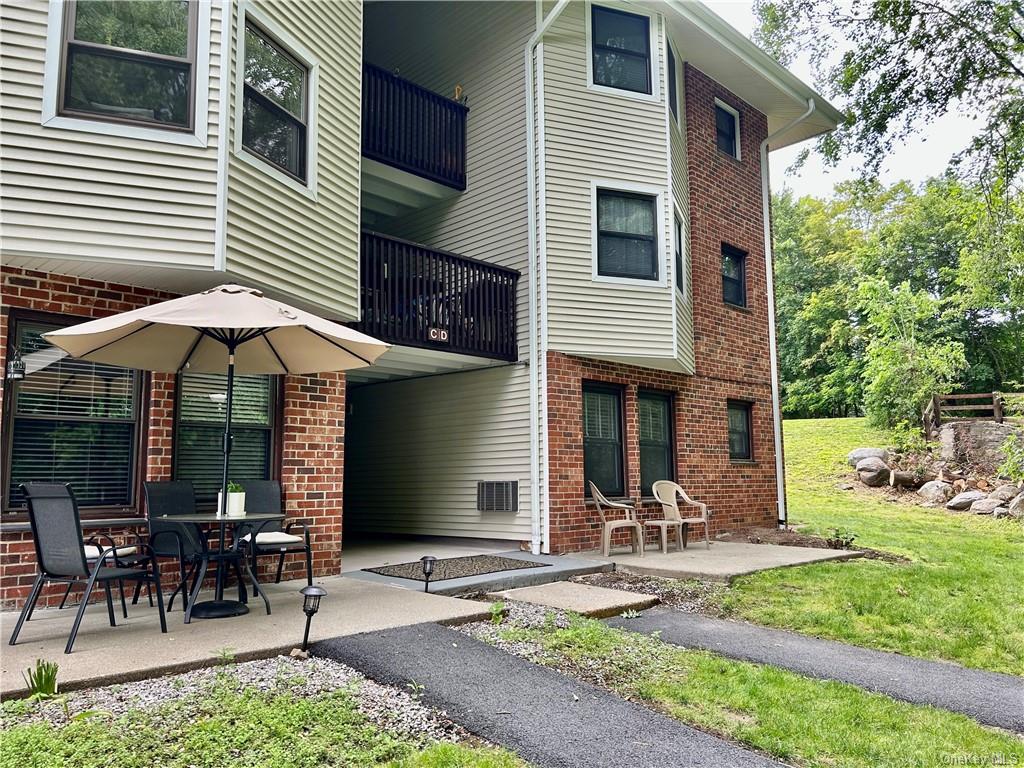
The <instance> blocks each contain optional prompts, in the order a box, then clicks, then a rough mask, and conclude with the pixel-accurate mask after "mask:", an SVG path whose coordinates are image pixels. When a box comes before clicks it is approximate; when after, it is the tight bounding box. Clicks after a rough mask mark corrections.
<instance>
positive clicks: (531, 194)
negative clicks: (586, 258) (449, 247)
mask: <svg viewBox="0 0 1024 768" xmlns="http://www.w3.org/2000/svg"><path fill="white" fill-rule="evenodd" d="M569 2H570V0H558V3H557V4H556V5H555V7H554V8H552V9H551V12H550V13H549V14H548V15H547V17H545V18H542V14H543V9H542V7H541V3H540V0H538V1H537V5H536V12H537V30H536V31H535V32H534V33H533V34H532V35H531V36H530V39H529V40H527V41H526V50H525V51H524V57H525V59H526V186H527V209H528V226H527V229H528V235H529V241H530V242H529V272H530V274H529V290H530V303H529V307H530V309H529V314H530V325H529V328H530V330H529V333H530V550H531V551H532V552H533V554H535V555H539V554H540V550H541V533H542V531H541V519H542V518H541V505H540V501H541V492H540V491H541V489H540V483H541V481H540V462H541V450H540V443H541V414H540V408H541V403H540V387H541V384H542V382H541V381H540V378H541V377H540V373H541V369H542V368H543V367H544V362H546V361H542V360H541V357H540V355H541V350H540V343H539V341H540V340H539V338H538V303H539V302H538V299H537V294H538V286H539V282H538V262H539V258H538V250H537V229H538V228H537V181H538V180H537V147H536V140H537V130H536V126H535V125H534V121H535V120H536V107H535V102H536V89H535V87H534V76H535V67H536V65H535V63H534V54H535V52H536V50H537V46H538V45H539V44H540V41H541V39H542V38H543V37H544V34H545V33H546V32H547V31H548V29H550V27H551V25H552V24H553V23H554V22H555V20H556V19H557V18H558V17H559V16H560V15H561V14H562V11H564V10H565V9H566V7H567V6H568V5H569ZM543 385H544V386H545V387H546V386H547V382H543ZM544 460H545V461H546V460H547V457H544Z"/></svg>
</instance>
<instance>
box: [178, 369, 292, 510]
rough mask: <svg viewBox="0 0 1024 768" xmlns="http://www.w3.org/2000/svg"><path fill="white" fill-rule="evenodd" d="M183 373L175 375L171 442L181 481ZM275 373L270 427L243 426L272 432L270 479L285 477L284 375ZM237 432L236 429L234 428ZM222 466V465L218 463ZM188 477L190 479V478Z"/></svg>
mask: <svg viewBox="0 0 1024 768" xmlns="http://www.w3.org/2000/svg"><path fill="white" fill-rule="evenodd" d="M182 375H183V374H181V373H178V374H176V375H175V377H174V417H173V418H174V422H173V424H174V426H173V428H172V439H171V442H172V445H171V478H172V479H173V480H179V479H181V478H179V477H178V442H179V441H178V438H179V436H180V426H181V395H182V390H183V388H182V386H181V377H182ZM267 375H269V376H271V384H270V407H269V410H270V425H269V426H268V427H262V426H258V425H252V424H245V425H242V426H241V427H240V428H241V429H264V430H266V431H269V432H270V441H269V444H268V450H267V463H268V464H269V466H268V469H267V479H268V480H279V479H280V476H281V459H282V455H283V453H282V452H283V449H284V376H281V375H276V374H267ZM189 423H190V424H198V425H200V426H206V427H209V426H218V427H220V428H221V430H223V429H224V422H222V421H220V422H212V421H203V422H189ZM232 431H234V430H232ZM218 466H222V465H220V464H218ZM186 479H188V478H186ZM237 479H238V480H254V479H256V478H252V477H246V478H237ZM198 506H199V508H200V509H207V508H208V509H214V507H215V504H214V503H213V502H210V501H209V500H201V501H199V502H198Z"/></svg>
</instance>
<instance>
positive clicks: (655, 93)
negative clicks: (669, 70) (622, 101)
mask: <svg viewBox="0 0 1024 768" xmlns="http://www.w3.org/2000/svg"><path fill="white" fill-rule="evenodd" d="M595 5H596V6H597V7H598V8H609V9H611V10H613V11H624V12H626V13H631V14H633V15H634V16H646V17H647V22H648V25H649V27H648V33H647V41H648V44H649V45H650V47H651V50H650V54H651V60H650V77H651V92H650V93H638V92H637V91H627V90H624V89H622V88H612V87H611V86H608V85H601V84H600V83H595V82H594V47H593V26H594V14H593V11H592V9H593V6H595ZM621 5H622V4H621V3H614V2H607V3H592V2H590V0H587V2H586V4H585V6H584V13H585V14H586V25H587V89H588V90H591V91H597V92H598V93H607V94H612V95H614V96H622V97H623V98H626V99H637V100H639V101H650V102H654V103H658V102H660V101H661V76H660V74H659V73H660V72H661V56H659V55H658V54H659V51H660V46H659V45H658V42H659V39H660V38H659V36H658V17H657V16H656V15H655V14H653V13H651V12H650V11H645V10H642V9H640V8H634V7H632V6H629V7H627V8H623V7H621Z"/></svg>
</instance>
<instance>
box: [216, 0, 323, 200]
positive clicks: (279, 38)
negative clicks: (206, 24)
mask: <svg viewBox="0 0 1024 768" xmlns="http://www.w3.org/2000/svg"><path fill="white" fill-rule="evenodd" d="M246 18H249V19H252V20H253V21H254V22H256V24H257V25H258V26H260V27H262V28H263V29H265V30H266V31H267V33H268V34H269V35H270V36H271V37H273V38H274V41H275V42H276V43H278V44H279V45H280V46H281V47H283V48H285V49H286V51H287V52H288V53H289V54H290V55H291V56H293V57H294V58H296V59H298V60H299V62H301V63H302V64H303V65H304V66H305V67H306V69H307V70H308V72H309V82H308V83H307V90H306V99H307V104H306V115H307V118H306V183H305V184H303V183H302V182H301V181H299V180H298V179H295V178H293V177H292V176H289V175H288V174H287V173H285V172H284V171H281V170H279V169H278V168H275V167H274V165H273V164H271V163H270V162H269V161H267V160H264V159H263V158H261V157H259V156H258V155H254V154H253V153H252V152H250V151H249V150H247V149H246V148H245V146H244V145H243V144H242V100H243V99H242V95H243V86H244V85H245V66H244V65H243V62H244V60H245V20H246ZM235 34H236V35H237V36H238V37H237V43H236V49H237V51H238V55H237V57H236V59H237V61H238V64H237V66H236V67H235V70H236V72H235V127H234V134H235V138H234V148H233V154H234V156H235V157H236V158H237V159H238V160H240V161H242V162H243V163H246V164H248V165H250V166H252V167H253V168H257V169H259V170H260V171H261V172H262V173H265V174H267V175H268V176H270V177H271V178H273V179H275V180H276V181H278V182H280V183H281V184H284V185H285V186H286V187H289V188H290V189H292V190H294V191H295V192H298V193H299V194H300V195H305V196H306V197H308V198H310V199H311V200H314V201H315V200H316V199H317V175H318V174H317V166H318V163H317V144H318V142H317V112H318V109H317V107H318V104H319V102H318V90H319V88H318V84H319V80H320V62H319V60H318V59H317V58H316V57H315V56H314V55H313V54H312V53H311V52H310V51H309V49H308V48H306V46H304V45H303V44H302V43H300V42H299V41H298V40H297V39H296V38H295V37H293V36H292V35H290V34H288V32H286V31H285V30H284V29H282V28H281V27H280V26H279V25H277V24H276V23H274V21H273V20H272V19H270V18H268V17H267V15H266V14H264V13H263V12H262V11H261V10H260V9H259V8H257V7H256V6H255V5H253V4H252V3H249V2H241V3H239V4H238V17H237V22H236V24H235Z"/></svg>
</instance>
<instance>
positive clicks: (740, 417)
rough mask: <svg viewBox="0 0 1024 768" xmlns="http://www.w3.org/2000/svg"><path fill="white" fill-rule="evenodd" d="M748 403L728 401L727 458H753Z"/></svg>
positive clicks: (741, 459) (746, 459) (747, 459)
mask: <svg viewBox="0 0 1024 768" xmlns="http://www.w3.org/2000/svg"><path fill="white" fill-rule="evenodd" d="M750 411H751V406H750V403H746V402H743V401H741V400H730V401H729V458H730V459H737V460H740V461H749V460H750V459H752V458H753V451H752V448H751V442H750V431H751V430H750Z"/></svg>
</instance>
